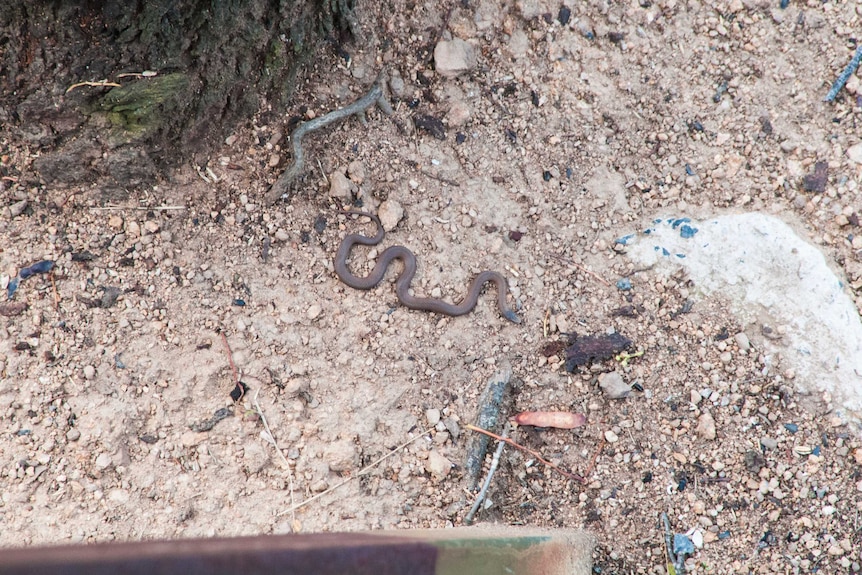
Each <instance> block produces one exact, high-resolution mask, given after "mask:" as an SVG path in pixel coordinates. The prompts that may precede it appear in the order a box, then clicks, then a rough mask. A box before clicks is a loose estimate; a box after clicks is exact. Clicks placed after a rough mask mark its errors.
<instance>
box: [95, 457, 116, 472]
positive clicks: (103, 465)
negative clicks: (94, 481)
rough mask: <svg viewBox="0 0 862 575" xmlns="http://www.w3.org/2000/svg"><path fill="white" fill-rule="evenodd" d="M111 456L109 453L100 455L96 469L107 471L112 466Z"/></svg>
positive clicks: (97, 458)
mask: <svg viewBox="0 0 862 575" xmlns="http://www.w3.org/2000/svg"><path fill="white" fill-rule="evenodd" d="M111 463H112V461H111V456H110V455H108V454H107V453H100V454H99V456H98V457H96V467H98V468H99V469H107V468H108V467H110V466H111Z"/></svg>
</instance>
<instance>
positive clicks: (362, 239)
mask: <svg viewBox="0 0 862 575" xmlns="http://www.w3.org/2000/svg"><path fill="white" fill-rule="evenodd" d="M346 213H348V214H356V215H358V216H367V217H369V218H371V219H372V220H373V221H374V223H375V224H376V225H377V233H376V234H375V235H374V237H372V238H369V237H368V236H363V235H361V234H350V235H348V236H345V238H344V239H343V240H342V241H341V245H340V246H338V252H337V253H336V254H335V273H336V274H337V275H338V278H339V279H340V280H341V281H343V282H344V283H346V284H347V285H349V286H350V287H352V288H355V289H361V290H369V289H371V288H373V287H374V286H376V285H377V284H379V283H380V280H382V279H383V276H384V275H385V274H386V268H388V267H389V264H390V263H391V262H392V260H401V263H402V264H404V269H403V270H401V273H400V274H399V275H398V279H396V280H395V293H396V295H397V296H398V301H400V302H401V303H402V304H404V305H405V306H407V307H409V308H410V309H418V310H423V311H433V312H435V313H441V314H443V315H450V316H458V315H464V314H466V313H470V312H471V311H473V308H475V307H476V303H477V302H478V301H479V294H480V293H481V292H482V287H483V286H484V285H485V284H486V283H487V282H493V283H494V284H495V285H496V286H497V306H498V307H499V308H500V313H501V314H503V317H505V318H506V319H507V320H509V321H511V322H513V323H521V318H519V317H518V316H517V315H515V312H514V311H512V309H511V308H510V307H509V304H507V303H506V293H507V292H508V291H509V290H508V285H507V284H506V278H504V277H503V276H502V275H500V274H499V273H497V272H491V271H484V272H482V273H480V274H479V275H478V276H476V278H475V279H474V280H473V283H471V284H470V289H469V291H468V292H467V296H466V297H465V298H464V299H463V300H462V301H461V303H459V304H458V305H454V304H451V303H449V302H447V301H443V300H442V299H436V298H427V297H416V296H412V295H410V282H412V281H413V276H415V275H416V256H415V255H413V252H411V251H410V250H408V249H407V248H406V247H404V246H390V247H388V248H386V249H385V250H383V253H382V254H380V257H379V258H378V259H377V264H375V266H374V269H373V270H371V273H369V274H368V275H367V276H365V277H364V278H361V277H357V276H355V275H353V274H352V273H351V272H350V270H349V269H348V267H347V258H348V257H349V256H350V250H351V249H353V246H355V245H356V244H361V245H363V246H376V245H377V244H379V243H380V242H381V241H383V236H384V235H385V233H386V232H384V230H383V224H381V223H380V219H379V218H378V217H377V216H375V215H373V214H369V213H366V212H354V211H350V212H346Z"/></svg>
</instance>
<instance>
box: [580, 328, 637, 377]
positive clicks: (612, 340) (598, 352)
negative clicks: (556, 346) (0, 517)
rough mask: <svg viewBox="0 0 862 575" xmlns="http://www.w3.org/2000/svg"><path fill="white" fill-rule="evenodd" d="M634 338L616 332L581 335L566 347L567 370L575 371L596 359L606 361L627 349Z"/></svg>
mask: <svg viewBox="0 0 862 575" xmlns="http://www.w3.org/2000/svg"><path fill="white" fill-rule="evenodd" d="M631 345H632V340H630V339H629V338H627V337H625V336H624V335H622V334H620V333H618V332H614V333H612V334H610V335H587V336H584V337H580V338H578V339H576V340H575V342H574V343H573V344H572V345H570V346H569V347H568V348H566V371H568V372H573V371H574V370H575V368H576V367H579V366H582V365H587V364H588V363H592V362H594V361H604V360H606V359H610V358H612V357H614V356H615V355H617V354H619V353H621V352H623V351H625V350H626V349H628V348H629V347H630V346H631Z"/></svg>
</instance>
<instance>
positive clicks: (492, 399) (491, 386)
mask: <svg viewBox="0 0 862 575" xmlns="http://www.w3.org/2000/svg"><path fill="white" fill-rule="evenodd" d="M511 380H512V366H511V365H508V364H505V365H503V366H502V367H501V368H500V370H499V371H497V373H495V374H494V375H493V376H492V377H491V379H489V380H488V383H487V385H486V386H485V391H483V392H482V395H481V397H480V398H479V409H478V415H477V416H476V426H477V427H480V428H482V429H489V430H493V429H496V428H497V426H498V425H499V423H500V410H501V409H502V408H503V402H504V401H505V399H506V397H507V396H508V395H509V389H510V387H511ZM489 442H490V439H489V438H488V436H487V435H474V436H472V437H471V438H470V440H469V442H468V443H467V460H466V464H465V471H466V476H467V486H468V489H470V490H471V491H475V489H476V486H477V484H478V483H479V472H480V471H481V470H482V463H483V462H484V461H485V453H486V452H487V450H488V443H489Z"/></svg>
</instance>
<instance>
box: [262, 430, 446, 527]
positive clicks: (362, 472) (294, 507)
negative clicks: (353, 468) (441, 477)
mask: <svg viewBox="0 0 862 575" xmlns="http://www.w3.org/2000/svg"><path fill="white" fill-rule="evenodd" d="M433 429H434V427H433V426H432V427H429V428H428V429H426V430H425V431H423V432H422V433H420V434H419V435H417V436H416V437H414V438H413V439H410V440H408V441H405V442H404V443H402V444H401V445H399V446H398V447H396V448H395V449H393V450H392V451H390V452H389V453H387V454H386V455H383V456H381V457H378V458H377V459H375V460H374V461H372V462H371V463H369V464H368V465H366V466H365V467H363V468H362V469H360V470H359V471H357V472H356V475H351V476H350V477H348V478H347V479H345V480H344V481H342V482H340V483H337V484H335V485H333V486H332V487H330V488H329V489H327V490H326V491H321V492H320V493H318V494H317V495H315V496H313V497H309V498H308V499H306V500H305V501H302V502H300V503H297V504H296V505H292V506H291V507H290V508H289V509H285V510H284V511H280V512H279V513H277V514H276V517H281V516H282V515H285V514H287V513H292V512H294V511H296V510H297V509H299V508H300V507H305V506H306V505H308V504H309V503H311V502H313V501H316V500H318V499H320V498H321V497H323V496H324V495H327V494H329V493H332V492H333V491H335V490H336V489H338V488H339V487H341V486H342V485H347V484H348V483H350V482H351V481H353V480H354V479H356V478H358V477H362V476H363V475H365V474H366V473H367V472H368V471H369V470H370V469H371V468H373V467H376V466H377V465H379V464H380V462H382V461H385V460H386V459H388V458H390V457H392V456H393V455H395V454H396V453H398V452H399V451H401V450H402V449H404V448H405V447H407V446H408V445H410V444H411V443H413V442H414V441H416V440H417V439H419V438H420V437H425V436H426V435H427V434H428V433H430V432H431V431H432V430H433Z"/></svg>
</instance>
